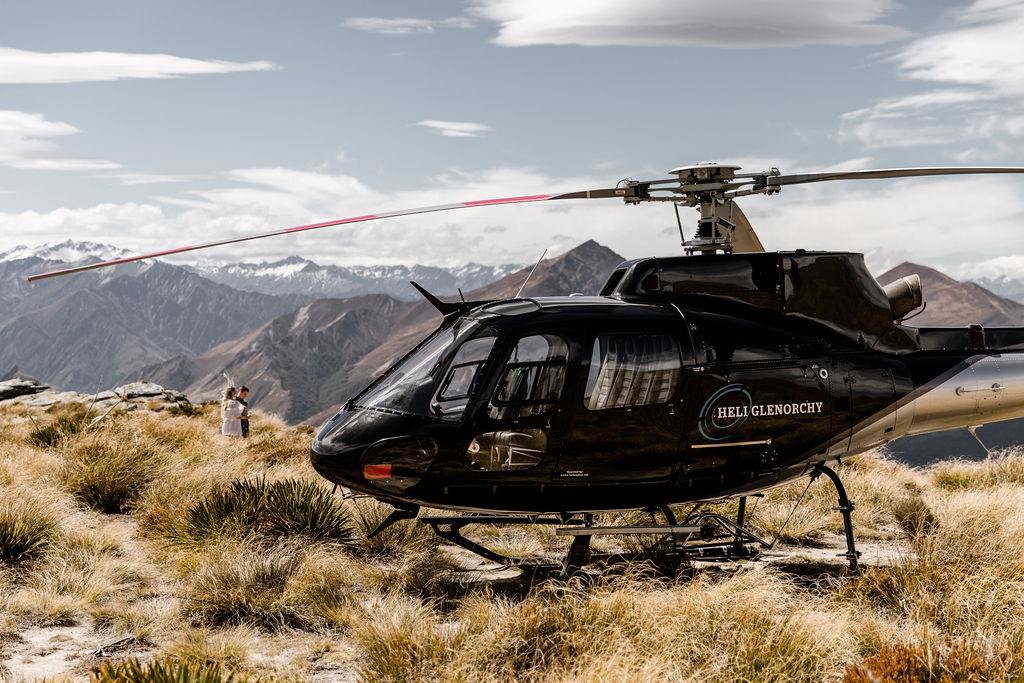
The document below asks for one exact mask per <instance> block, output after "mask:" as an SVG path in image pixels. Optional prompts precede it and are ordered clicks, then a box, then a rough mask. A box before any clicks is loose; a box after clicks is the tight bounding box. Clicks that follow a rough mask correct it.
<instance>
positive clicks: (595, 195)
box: [28, 190, 621, 281]
mask: <svg viewBox="0 0 1024 683" xmlns="http://www.w3.org/2000/svg"><path fill="white" fill-rule="evenodd" d="M609 192H613V191H610V190H594V191H584V192H573V193H568V194H562V195H548V194H537V195H529V196H524V197H505V198H501V199H483V200H479V201H473V202H458V203H455V204H438V205H437V206H426V207H420V208H416V209H402V210H399V211H389V212H386V213H378V214H372V215H366V216H356V217H354V218H341V219H338V220H334V221H326V222H324V223H312V224H310V225H300V226H297V227H294V228H283V229H281V230H274V231H272V232H265V233H261V234H259V235H247V236H245V237H234V238H231V239H224V240H217V241H215V242H206V243H205V244H196V245H192V246H188V247H178V248H176V249H165V250H164V251H156V252H153V253H151V254H139V255H138V256H126V257H123V258H118V259H113V260H110V261H102V262H100V263H90V264H89V265H85V266H76V267H74V268H64V269H62V270H54V271H51V272H49V273H38V274H36V275H30V276H29V278H28V279H29V280H30V281H34V280H42V279H45V278H49V277H56V276H58V275H69V274H71V273H80V272H82V271H86V270H95V269H97V268H106V267H108V266H117V265H120V264H122V263H131V262H133V261H141V260H143V259H149V258H156V257H158V256H170V255H171V254H181V253H184V252H187V251H197V250H199V249H208V248H209V247H219V246H223V245H225V244H237V243H239V242H248V241H249V240H258V239H263V238H264V237H275V236H277V235H288V234H292V233H296V232H304V231H306V230H318V229H320V228H329V227H333V226H336V225H348V224H350V223H364V222H366V221H375V220H380V219H382V218H394V217H396V216H410V215H413V214H418V213H433V212H435V211H449V210H452V209H465V208H470V207H474V206H494V205H496V204H522V203H526V202H543V201H548V200H551V199H584V198H591V199H601V198H604V197H614V196H621V195H615V194H609Z"/></svg>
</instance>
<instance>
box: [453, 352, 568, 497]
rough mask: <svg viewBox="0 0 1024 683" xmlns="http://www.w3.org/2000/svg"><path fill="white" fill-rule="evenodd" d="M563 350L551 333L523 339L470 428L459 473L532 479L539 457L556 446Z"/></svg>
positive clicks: (564, 364)
mask: <svg viewBox="0 0 1024 683" xmlns="http://www.w3.org/2000/svg"><path fill="white" fill-rule="evenodd" d="M568 362H569V346H568V344H567V343H566V341H565V340H564V339H562V338H561V337H559V336H557V335H553V334H535V335H531V336H527V337H523V338H522V339H520V340H519V341H518V342H517V343H516V346H515V348H514V349H513V350H512V353H511V354H510V355H509V358H508V360H507V362H506V363H505V366H504V368H502V369H501V371H500V374H499V375H498V383H497V386H496V387H495V388H494V393H493V394H492V396H491V400H490V404H489V405H488V407H487V412H486V413H485V414H484V415H482V416H481V417H480V418H479V419H477V420H475V421H474V423H473V430H474V433H475V436H474V437H473V439H472V441H471V442H470V444H469V447H468V449H467V451H466V456H465V460H464V464H465V468H466V469H468V470H470V471H471V472H474V473H476V474H477V475H478V476H482V477H485V478H493V477H495V476H497V477H499V478H500V479H501V480H502V481H507V480H509V479H513V480H514V479H516V478H517V476H516V473H519V472H521V473H523V475H525V476H526V477H527V478H531V479H532V478H536V476H537V474H538V469H540V468H541V465H542V462H543V460H544V456H545V454H547V453H549V452H553V453H557V452H558V449H559V447H560V445H561V429H560V421H561V413H560V411H559V410H558V402H559V399H560V398H561V397H562V389H563V386H564V385H565V373H566V367H567V366H568Z"/></svg>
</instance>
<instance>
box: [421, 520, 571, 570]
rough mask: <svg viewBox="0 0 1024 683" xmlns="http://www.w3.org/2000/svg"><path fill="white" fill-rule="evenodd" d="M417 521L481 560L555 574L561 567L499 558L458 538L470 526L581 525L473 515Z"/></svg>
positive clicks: (555, 521)
mask: <svg viewBox="0 0 1024 683" xmlns="http://www.w3.org/2000/svg"><path fill="white" fill-rule="evenodd" d="M420 521H421V522H423V523H424V524H428V525H430V528H431V529H433V530H434V533H435V534H437V535H438V536H440V537H441V538H443V539H444V540H446V541H448V542H450V543H454V544H455V545H457V546H459V547H460V548H465V549H466V550H468V551H470V552H472V553H475V554H477V555H479V556H480V557H483V558H484V559H487V560H491V561H492V562H497V563H498V564H502V565H505V566H506V567H513V568H516V569H523V570H528V571H557V570H560V569H562V567H563V565H562V564H556V563H553V562H546V561H544V560H538V559H524V558H519V557H509V556H508V555H502V554H501V553H497V552H495V551H493V550H491V549H490V548H487V547H485V546H483V545H480V544H479V543H477V542H476V541H472V540H470V539H468V538H466V537H465V536H463V535H462V530H463V529H464V528H465V527H467V526H469V525H471V524H584V523H585V520H584V519H582V518H579V517H573V518H570V519H557V518H550V517H530V516H520V517H512V516H507V515H476V516H470V517H420Z"/></svg>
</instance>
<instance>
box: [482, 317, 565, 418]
mask: <svg viewBox="0 0 1024 683" xmlns="http://www.w3.org/2000/svg"><path fill="white" fill-rule="evenodd" d="M568 362H569V346H568V344H566V343H565V340H564V339H562V338H561V337H557V336H555V335H551V334H537V335H532V336H529V337H523V338H522V339H520V340H519V343H518V344H516V347H515V349H514V350H513V351H512V355H511V356H510V357H509V359H508V362H507V364H506V365H505V369H504V371H503V372H502V375H501V380H500V381H499V382H498V386H497V389H496V390H495V392H494V396H493V398H492V399H491V408H490V416H491V417H492V418H494V419H508V418H517V417H526V416H528V415H541V414H544V413H547V412H548V411H550V410H551V408H553V407H554V406H555V404H556V403H558V399H559V398H560V397H561V395H562V385H563V384H564V383H565V366H566V364H567V363H568Z"/></svg>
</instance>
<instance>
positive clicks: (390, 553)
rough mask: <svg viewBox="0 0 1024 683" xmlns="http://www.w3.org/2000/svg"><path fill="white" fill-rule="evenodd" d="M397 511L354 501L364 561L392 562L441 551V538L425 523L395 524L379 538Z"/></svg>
mask: <svg viewBox="0 0 1024 683" xmlns="http://www.w3.org/2000/svg"><path fill="white" fill-rule="evenodd" d="M392 512H394V508H393V507H391V506H390V505H388V504H386V503H381V502H379V501H376V500H374V499H372V498H357V499H355V500H353V501H352V521H353V522H354V527H355V532H356V542H355V549H356V552H357V553H358V554H359V555H361V556H363V557H372V558H392V557H398V556H400V555H404V554H408V553H415V552H419V551H423V550H432V549H433V548H435V547H437V543H438V541H437V538H438V537H437V535H436V534H435V533H434V532H433V531H431V530H430V527H428V526H427V525H426V524H424V523H423V522H420V521H418V520H403V521H400V522H396V523H395V524H392V525H391V526H389V527H388V528H386V529H384V530H383V531H381V532H380V533H379V534H377V535H376V536H373V537H372V538H371V537H370V536H371V535H372V534H373V532H374V531H376V530H377V529H378V528H380V525H381V524H383V523H384V520H385V519H387V517H388V515H390V514H391V513H392Z"/></svg>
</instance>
